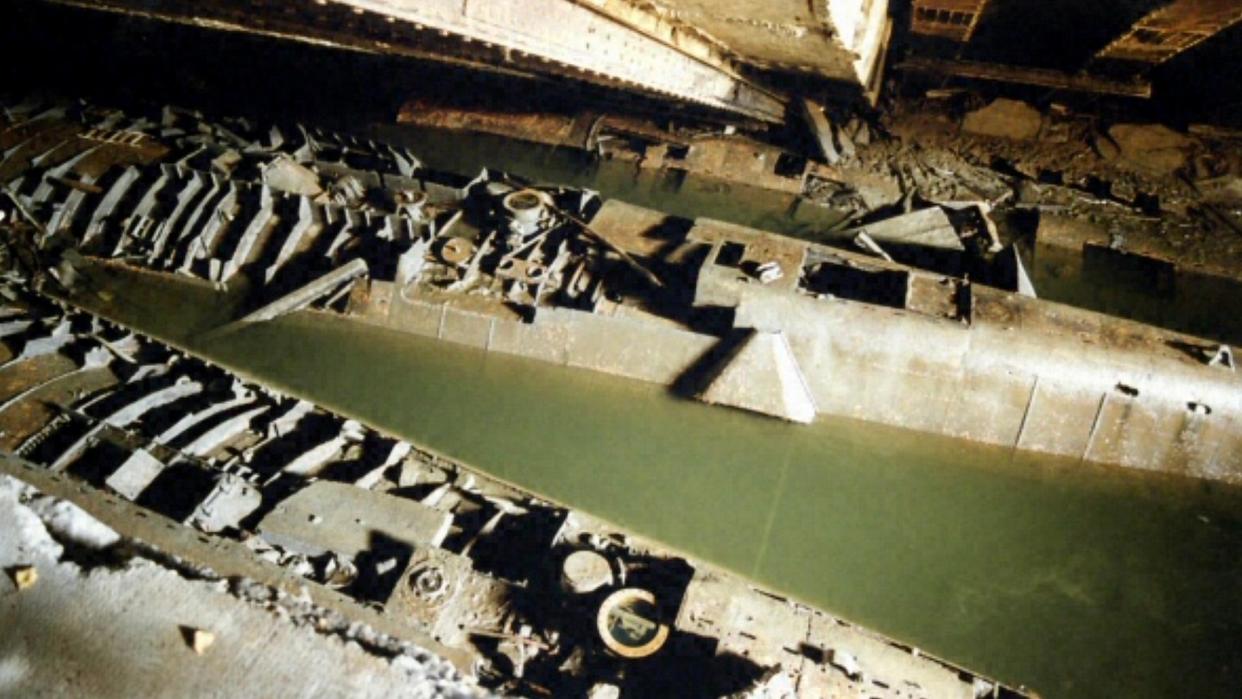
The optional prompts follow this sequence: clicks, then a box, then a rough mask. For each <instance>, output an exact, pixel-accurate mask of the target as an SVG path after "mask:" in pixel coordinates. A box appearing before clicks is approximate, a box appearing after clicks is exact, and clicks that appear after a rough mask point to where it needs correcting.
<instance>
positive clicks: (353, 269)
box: [237, 258, 368, 324]
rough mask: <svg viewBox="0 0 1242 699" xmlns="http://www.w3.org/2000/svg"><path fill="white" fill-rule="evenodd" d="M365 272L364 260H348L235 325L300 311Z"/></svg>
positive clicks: (248, 315) (266, 319)
mask: <svg viewBox="0 0 1242 699" xmlns="http://www.w3.org/2000/svg"><path fill="white" fill-rule="evenodd" d="M367 272H368V269H367V263H366V260H363V259H362V258H356V259H353V260H350V261H349V262H347V263H345V264H343V265H341V266H340V267H337V268H336V269H334V270H332V271H331V272H328V273H327V274H325V275H323V276H321V277H319V278H317V279H315V280H313V281H310V282H307V283H306V284H305V285H303V286H301V287H299V288H298V289H296V290H294V291H291V292H289V293H288V294H285V295H284V296H281V297H280V298H278V299H276V300H275V301H273V302H271V303H269V304H267V305H266V306H263V307H262V308H260V309H258V310H256V311H254V312H252V313H248V314H247V315H246V316H245V317H244V318H242V319H240V320H238V321H237V323H239V324H240V323H263V322H266V321H269V320H275V319H276V318H279V317H280V316H283V315H285V314H287V313H293V312H294V311H297V310H301V309H303V308H306V307H307V306H309V305H310V304H312V303H314V302H315V300H316V299H319V298H322V297H324V296H326V295H327V294H329V293H331V292H332V291H334V290H336V289H337V288H339V287H340V286H341V285H342V284H345V283H347V282H351V281H353V280H355V279H357V278H358V277H362V276H365V275H366V274H367Z"/></svg>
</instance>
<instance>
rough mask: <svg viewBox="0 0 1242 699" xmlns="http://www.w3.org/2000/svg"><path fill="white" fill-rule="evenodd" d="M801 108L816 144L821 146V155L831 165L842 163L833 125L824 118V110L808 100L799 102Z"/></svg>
mask: <svg viewBox="0 0 1242 699" xmlns="http://www.w3.org/2000/svg"><path fill="white" fill-rule="evenodd" d="M799 107H800V109H799V111H800V112H801V113H802V118H803V120H804V121H805V122H806V124H807V126H808V127H809V128H810V130H811V135H812V136H814V137H815V143H816V144H818V145H819V154H820V155H821V156H823V158H824V160H825V161H826V162H827V163H828V164H829V165H836V164H837V163H839V162H841V151H840V150H838V149H837V144H836V142H835V141H833V138H832V123H831V122H829V121H828V117H826V116H824V110H823V108H822V107H820V106H819V105H818V104H816V103H815V102H813V101H811V100H808V99H804V100H802V101H801V102H799Z"/></svg>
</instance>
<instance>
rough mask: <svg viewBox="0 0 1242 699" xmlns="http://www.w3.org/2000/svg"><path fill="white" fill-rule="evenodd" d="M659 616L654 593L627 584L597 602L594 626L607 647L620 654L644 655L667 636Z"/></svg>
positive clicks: (632, 657)
mask: <svg viewBox="0 0 1242 699" xmlns="http://www.w3.org/2000/svg"><path fill="white" fill-rule="evenodd" d="M659 616H660V615H659V609H658V608H657V607H656V599H655V595H653V594H651V593H650V592H648V591H647V590H640V589H639V588H636V587H627V588H624V589H621V590H617V591H616V592H614V593H612V594H611V595H609V596H608V598H607V599H605V600H604V603H603V604H601V605H600V607H599V616H598V618H597V619H596V626H597V628H598V630H599V636H600V638H601V639H602V640H603V641H604V645H605V646H607V647H608V650H610V651H612V652H613V653H616V654H617V655H619V656H621V657H623V658H631V659H638V658H646V657H648V656H650V655H654V654H655V653H656V652H657V651H659V650H660V649H661V648H662V647H664V642H665V641H667V640H668V626H666V625H665V624H662V623H660V620H659Z"/></svg>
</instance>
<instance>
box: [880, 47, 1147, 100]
mask: <svg viewBox="0 0 1242 699" xmlns="http://www.w3.org/2000/svg"><path fill="white" fill-rule="evenodd" d="M895 67H896V69H897V70H905V71H917V72H922V73H933V74H936V75H952V76H956V77H959V78H972V79H975V80H991V81H994V82H1003V83H1018V84H1021V85H1038V86H1040V87H1050V88H1054V89H1057V90H1070V91H1073V92H1094V93H1098V94H1102V95H1119V96H1122V97H1142V98H1149V97H1151V83H1150V82H1148V81H1146V80H1141V79H1135V80H1112V79H1109V78H1101V77H1097V76H1094V75H1087V74H1085V73H1079V74H1070V73H1063V72H1061V71H1057V70H1048V69H1046V68H1028V67H1025V66H1007V65H1001V64H999V63H979V62H976V61H953V60H945V59H938V58H927V57H919V56H916V57H912V58H907V59H906V60H904V61H902V62H901V63H899V64H898V65H897V66H895Z"/></svg>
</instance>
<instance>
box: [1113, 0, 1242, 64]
mask: <svg viewBox="0 0 1242 699" xmlns="http://www.w3.org/2000/svg"><path fill="white" fill-rule="evenodd" d="M1239 20H1242V2H1238V0H1176V2H1174V3H1172V4H1171V5H1166V6H1164V7H1162V8H1160V9H1158V10H1154V11H1152V12H1150V13H1148V14H1147V15H1145V16H1144V17H1143V18H1142V19H1140V20H1139V21H1137V22H1135V23H1134V25H1133V26H1131V27H1130V30H1129V31H1128V32H1126V33H1125V34H1122V35H1121V36H1120V37H1118V38H1116V39H1114V40H1113V41H1112V42H1111V43H1110V44H1109V45H1108V46H1105V47H1104V48H1103V49H1101V50H1100V52H1099V53H1097V54H1096V55H1095V58H1096V59H1097V60H1103V59H1113V60H1123V61H1140V62H1143V63H1153V64H1160V63H1164V62H1165V61H1167V60H1169V59H1170V58H1172V57H1174V56H1176V55H1177V54H1179V53H1181V52H1183V51H1185V50H1186V49H1189V48H1191V47H1193V46H1195V45H1197V44H1198V43H1199V42H1201V41H1203V40H1205V39H1207V38H1209V37H1211V36H1214V35H1216V34H1218V33H1220V32H1221V31H1223V30H1224V29H1226V28H1227V27H1229V26H1230V25H1232V24H1234V23H1235V22H1238V21H1239Z"/></svg>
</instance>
